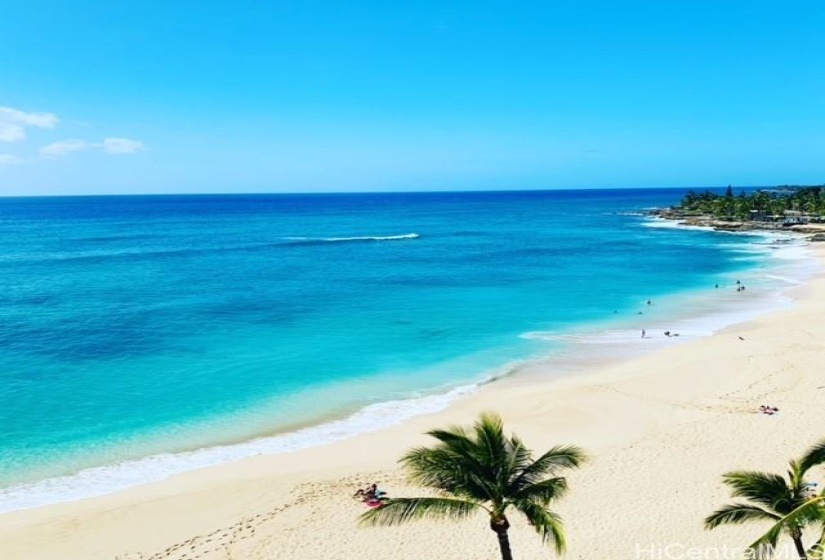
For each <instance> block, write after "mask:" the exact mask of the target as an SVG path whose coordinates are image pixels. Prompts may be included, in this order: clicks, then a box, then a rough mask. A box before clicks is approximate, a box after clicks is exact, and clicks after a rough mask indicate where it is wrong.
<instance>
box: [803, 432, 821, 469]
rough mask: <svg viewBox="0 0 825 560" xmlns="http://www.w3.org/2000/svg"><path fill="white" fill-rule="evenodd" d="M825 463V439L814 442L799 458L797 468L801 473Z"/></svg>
mask: <svg viewBox="0 0 825 560" xmlns="http://www.w3.org/2000/svg"><path fill="white" fill-rule="evenodd" d="M823 463H825V439H823V440H822V441H820V442H818V443H816V444H814V446H813V447H811V448H810V449H808V451H806V452H805V454H804V455H803V456H802V457H801V458H800V459H799V468H800V470H801V471H802V473H803V474H804V473H806V472H808V471H809V470H810V469H811V468H812V467H815V466H817V465H822V464H823Z"/></svg>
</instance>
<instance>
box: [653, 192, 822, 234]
mask: <svg viewBox="0 0 825 560" xmlns="http://www.w3.org/2000/svg"><path fill="white" fill-rule="evenodd" d="M652 213H653V215H655V216H659V217H661V218H666V219H672V220H680V221H683V222H684V223H685V224H687V225H700V226H710V227H714V228H716V229H723V230H743V229H744V230H746V229H778V228H791V229H792V231H797V232H802V233H814V232H818V231H823V228H822V227H821V226H820V227H816V226H810V227H806V226H809V224H825V185H823V186H811V187H799V186H783V187H776V188H772V189H760V190H757V191H754V192H750V193H748V192H745V191H742V192H740V193H739V194H734V192H733V188H732V187H730V186H729V187H728V188H727V191H726V192H725V194H716V193H712V192H710V191H705V192H701V193H697V192H695V191H689V192H688V193H687V194H686V195H685V196H684V197H683V198H682V201H681V203H680V204H679V205H678V206H673V207H671V208H665V209H658V210H654V211H653V212H652Z"/></svg>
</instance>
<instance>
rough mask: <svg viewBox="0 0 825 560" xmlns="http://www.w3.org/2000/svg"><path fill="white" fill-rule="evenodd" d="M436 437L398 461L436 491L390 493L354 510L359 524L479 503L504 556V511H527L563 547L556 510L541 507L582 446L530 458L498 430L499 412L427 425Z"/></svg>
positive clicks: (455, 512)
mask: <svg viewBox="0 0 825 560" xmlns="http://www.w3.org/2000/svg"><path fill="white" fill-rule="evenodd" d="M427 435H429V436H432V437H433V438H435V439H436V440H438V443H436V444H435V445H434V446H433V447H418V448H414V449H412V450H410V451H409V452H408V453H407V454H406V455H404V456H403V457H402V458H401V460H400V462H401V463H402V464H403V465H404V467H405V468H406V470H407V472H408V474H409V477H410V479H411V481H412V482H414V483H417V484H420V485H421V486H424V487H427V488H430V489H433V490H435V491H436V496H433V497H422V498H393V499H390V500H388V501H386V502H385V503H384V504H383V505H382V506H380V507H378V508H376V509H374V510H372V511H369V512H367V513H365V514H363V515H362V516H361V522H362V523H363V524H366V525H397V524H401V523H405V522H408V521H413V520H417V519H432V518H453V519H463V518H466V517H468V516H470V515H472V514H475V513H477V512H480V511H484V512H486V513H487V514H488V515H489V518H490V529H492V530H493V531H494V532H495V533H496V535H497V536H498V542H499V548H500V550H501V557H502V559H503V560H512V558H513V556H512V553H511V551H510V541H509V537H508V533H507V531H508V529H509V528H510V522H509V520H508V518H507V515H506V512H507V511H508V510H510V509H512V510H515V511H518V512H520V513H521V514H523V515H524V517H526V518H527V521H528V522H529V523H530V525H532V526H533V527H534V528H535V529H536V531H537V532H538V533H539V535H540V536H541V538H542V540H543V541H544V542H545V543H548V544H551V545H552V546H553V547H554V548H555V550H556V552H558V553H562V552H564V550H565V544H566V540H565V535H564V529H563V526H562V520H561V518H560V517H559V516H558V515H557V514H555V513H553V512H552V511H550V510H549V509H548V507H549V505H550V503H551V502H552V501H554V500H556V499H558V498H559V497H561V496H562V495H563V494H564V493H565V491H566V490H567V481H566V480H565V478H563V477H559V476H554V475H556V473H558V471H560V470H563V469H569V468H574V467H578V466H579V465H580V464H581V463H582V461H583V460H584V458H585V457H584V453H583V452H582V450H581V449H579V448H578V447H575V446H556V447H553V448H552V449H550V450H549V451H547V452H546V453H544V454H543V455H541V456H540V457H538V458H537V459H533V455H532V452H531V451H530V450H529V449H528V448H527V447H525V445H524V443H523V442H522V441H521V440H520V439H519V438H518V437H517V436H515V435H510V436H509V437H508V436H506V435H505V434H504V427H503V424H502V421H501V418H500V417H499V416H498V415H496V414H492V413H485V414H482V415H481V417H480V418H479V419H478V421H476V423H475V424H474V425H473V427H472V428H471V429H469V430H467V429H465V428H461V427H452V428H449V429H447V430H432V431H430V432H427Z"/></svg>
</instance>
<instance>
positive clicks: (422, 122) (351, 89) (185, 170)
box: [0, 0, 825, 196]
mask: <svg viewBox="0 0 825 560" xmlns="http://www.w3.org/2000/svg"><path fill="white" fill-rule="evenodd" d="M823 27H825V3H822V2H821V1H818V2H813V1H805V0H802V1H789V2H774V1H772V2H763V1H760V0H751V1H748V2H744V1H739V0H727V1H724V2H720V1H718V0H715V1H713V2H710V1H704V0H694V1H680V0H673V1H661V0H658V1H637V0H623V1H621V2H618V1H609V2H608V1H604V2H595V1H590V0H577V1H576V0H570V1H567V0H558V1H555V0H545V1H541V2H531V1H527V0H525V1H523V2H494V1H483V0H476V1H474V2H465V1H461V0H437V1H430V0H416V1H415V2H386V1H380V2H379V1H350V2H341V1H340V0H339V1H325V0H304V1H286V0H272V1H271V2H261V1H250V0H234V1H232V2H228V1H210V0H199V1H198V2H195V1H194V0H190V1H183V0H178V1H169V2H166V1H161V0H146V1H142V2H103V1H100V0H97V1H83V0H25V1H24V0H12V1H11V2H6V3H4V5H3V8H2V12H0V195H7V196H20V195H24V196H25V195H70V194H126V193H130V194H131V193H224V192H227V193H228V192H250V193H251V192H339V191H419V190H421V191H429V190H489V189H556V188H618V187H640V188H644V187H691V188H693V187H705V186H718V185H727V184H733V185H735V186H763V185H764V186H768V185H778V184H821V183H825V40H823V38H822V29H823Z"/></svg>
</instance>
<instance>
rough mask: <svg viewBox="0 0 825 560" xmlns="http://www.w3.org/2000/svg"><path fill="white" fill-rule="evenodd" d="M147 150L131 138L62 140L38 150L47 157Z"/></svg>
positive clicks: (138, 141) (131, 152) (142, 144)
mask: <svg viewBox="0 0 825 560" xmlns="http://www.w3.org/2000/svg"><path fill="white" fill-rule="evenodd" d="M145 149H146V145H145V144H144V143H143V142H141V141H140V140H131V139H129V138H104V139H103V142H87V141H85V140H77V139H73V140H61V141H59V142H53V143H51V144H49V145H47V146H43V147H42V148H40V150H38V151H39V152H40V154H41V155H43V156H46V157H65V156H68V155H70V154H73V153H76V152H89V151H92V150H100V151H102V152H104V153H107V154H135V153H137V152H141V151H143V150H145Z"/></svg>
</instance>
